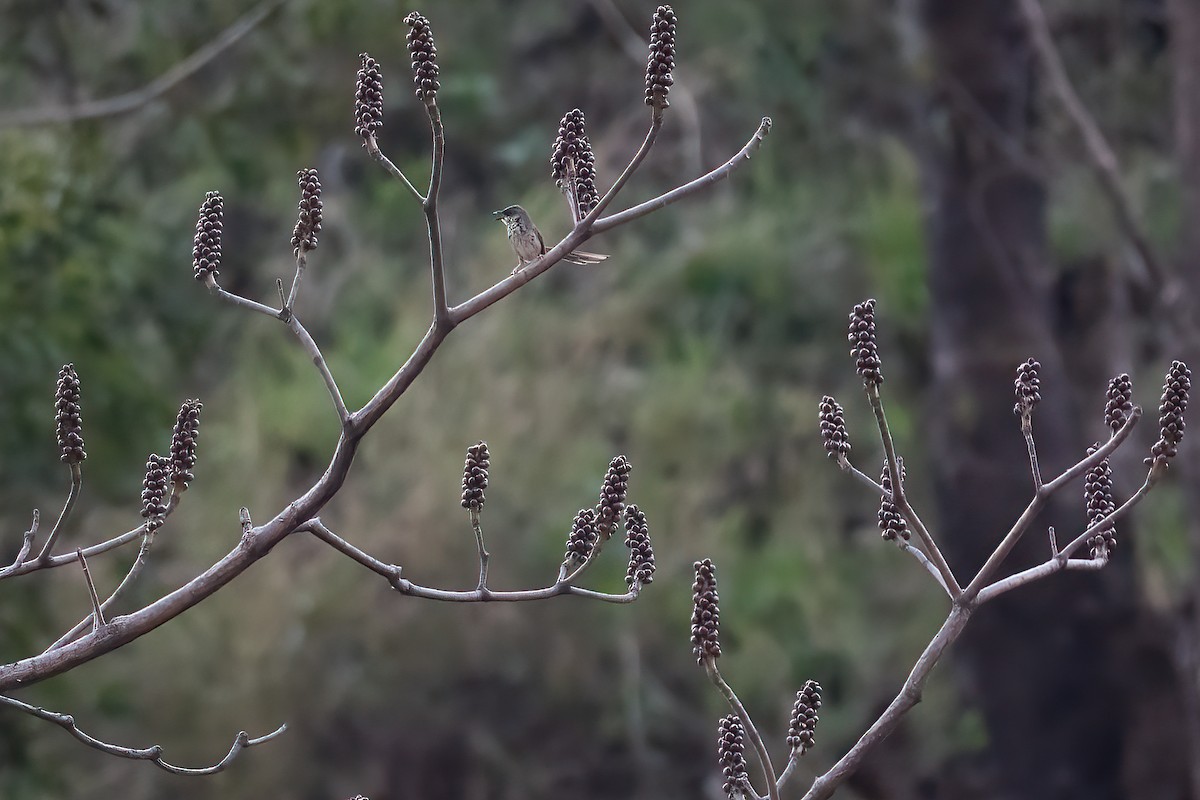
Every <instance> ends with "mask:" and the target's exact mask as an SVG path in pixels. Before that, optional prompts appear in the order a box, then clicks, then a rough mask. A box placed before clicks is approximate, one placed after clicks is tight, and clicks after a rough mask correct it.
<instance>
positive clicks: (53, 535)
mask: <svg viewBox="0 0 1200 800" xmlns="http://www.w3.org/2000/svg"><path fill="white" fill-rule="evenodd" d="M82 486H83V465H82V464H80V463H78V462H76V463H74V464H72V465H71V491H70V492H68V493H67V502H65V503H64V504H63V509H62V513H60V514H59V515H58V521H57V522H55V523H54V529H53V530H51V531H50V535H49V536H47V537H46V543H45V544H44V545H42V551H41V552H40V553H38V556H37V561H38V563H40V564H45V563H46V562H47V561H49V560H50V550H51V548H53V547H54V543H55V542H56V541H58V535H59V534H60V533H62V529H63V525H65V524H66V522H67V518H68V517H69V516H71V510H72V509H74V508H75V501H76V500H78V499H79V490H80V488H81V487H82Z"/></svg>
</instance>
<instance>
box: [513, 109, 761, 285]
mask: <svg viewBox="0 0 1200 800" xmlns="http://www.w3.org/2000/svg"><path fill="white" fill-rule="evenodd" d="M770 130H771V118H770V117H763V118H762V122H761V123H759V126H758V130H757V131H755V133H754V136H753V137H751V139H750V141H749V142H747V143H746V146H745V147H743V148H742V149H741V150H739V151H738V152H737V154H736V155H735V156H734V157H733V158H731V159H729V160H728V161H726V162H725V163H724V164H722V165H721V166H719V167H717V168H716V169H714V170H713V171H712V172H709V173H708V174H707V175H702V176H701V177H699V178H696V179H695V180H694V181H690V182H688V183H685V184H684V185H683V186H680V187H679V188H677V189H672V190H671V191H669V192H667V193H665V194H661V195H659V196H658V197H655V198H654V199H653V200H647V201H646V202H644V203H639V204H637V205H636V206H634V207H633V208H627V209H625V210H624V211H619V212H617V213H616V214H611V215H609V216H607V217H601V218H600V219H598V220H596V224H594V225H592V228H591V230H592V233H593V234H598V233H604V232H605V231H607V230H610V229H612V228H615V227H617V226H618V225H624V224H625V223H627V222H632V221H633V220H635V219H638V218H640V217H644V216H646V215H647V214H650V213H653V212H655V211H658V210H659V209H661V208H666V207H667V206H669V205H671V204H672V203H674V202H676V201H678V200H682V199H683V198H685V197H689V196H690V195H693V194H695V193H696V192H698V191H700V190H701V189H706V188H708V187H709V186H711V185H713V184H714V183H717V182H719V181H722V180H724V179H725V178H728V177H729V174H730V173H731V172H733V170H734V169H736V168H737V167H739V166H741V164H742V162H744V161H748V160H749V159H750V158H751V157H752V156H753V155H754V151H755V150H757V149H758V148H759V146H760V145H761V144H762V141H763V139H764V138H766V136H767V134H768V133H769V132H770ZM523 271H524V270H522V272H523Z"/></svg>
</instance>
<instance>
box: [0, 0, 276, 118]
mask: <svg viewBox="0 0 1200 800" xmlns="http://www.w3.org/2000/svg"><path fill="white" fill-rule="evenodd" d="M287 1H288V0H265V1H264V2H262V3H260V4H259V5H257V6H255V7H254V8H253V9H251V10H250V11H248V12H247V13H246V14H244V15H243V16H241V17H239V18H238V20H237V21H236V22H234V23H233V24H232V25H230V26H229V27H228V28H226V29H225V30H223V31H221V33H220V34H219V35H218V36H217V37H216V38H215V39H213V40H212V41H210V42H209V43H208V44H206V45H204V46H203V47H201V48H200V49H199V50H197V51H196V52H194V53H192V54H191V55H190V56H188V57H187V58H185V59H184V60H182V61H180V62H179V63H178V64H176V65H175V66H173V67H171V68H170V69H169V70H167V71H166V72H164V73H163V74H162V75H159V76H158V77H157V78H155V79H154V80H152V81H150V83H148V84H146V85H145V86H143V87H142V88H140V89H135V90H134V91H132V92H126V93H125V94H119V95H117V96H115V97H106V98H104V99H102V100H89V101H86V102H83V103H77V104H74V105H69V106H57V107H52V108H27V109H20V110H16V111H8V112H0V128H12V127H17V126H29V125H58V124H62V123H65V122H75V121H77V120H82V119H96V118H98V117H111V116H115V115H117V114H127V113H129V112H130V111H136V110H137V109H139V108H141V107H142V106H144V105H146V104H147V103H149V102H150V101H151V100H154V99H155V98H157V97H160V96H161V95H163V94H166V93H167V92H168V91H170V90H171V89H172V88H174V87H175V86H176V85H177V84H179V83H181V82H183V81H184V80H186V79H187V78H190V77H191V76H192V75H194V74H196V73H197V72H199V71H200V70H201V69H203V68H204V67H205V66H206V65H208V64H209V63H210V62H211V61H213V60H214V59H215V58H216V57H217V56H219V55H221V53H223V52H225V51H226V50H228V49H229V48H230V47H232V46H233V45H235V44H237V43H238V42H239V41H240V40H241V39H242V38H243V37H244V36H245V35H246V34H248V33H250V32H251V31H252V30H254V29H255V28H256V27H258V25H259V23H261V22H262V21H263V20H265V19H266V18H267V17H269V16H270V15H271V12H273V11H274V10H275V9H277V8H279V7H280V6H282V5H283V4H284V3H286V2H287Z"/></svg>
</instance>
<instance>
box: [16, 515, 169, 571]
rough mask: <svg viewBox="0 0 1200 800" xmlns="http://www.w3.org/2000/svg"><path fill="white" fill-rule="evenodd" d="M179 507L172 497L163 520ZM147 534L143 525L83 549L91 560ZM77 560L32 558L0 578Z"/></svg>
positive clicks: (69, 556)
mask: <svg viewBox="0 0 1200 800" xmlns="http://www.w3.org/2000/svg"><path fill="white" fill-rule="evenodd" d="M178 505H179V496H178V495H172V497H171V501H170V502H169V503H167V513H166V514H164V515H163V518H164V519H165V518H166V517H167V516H168V515H170V513H171V512H172V511H174V510H175V508H176V507H177V506H178ZM145 534H146V524H145V523H142V524H141V525H139V526H138V527H136V528H134V529H133V530H128V531H125V532H124V533H122V534H120V535H118V536H114V537H112V538H111V539H108V540H106V541H103V542H100V543H99V544H94V545H92V546H90V547H85V548H83V554H84V555H85V556H87V557H88V558H91V557H92V556H98V555H100V554H101V553H107V552H108V551H109V550H115V549H117V548H118V547H121V546H122V545H126V544H129V543H130V542H132V541H134V540H135V539H137V538H139V537H141V536H144V535H145ZM76 560H77V559H76V558H75V554H74V553H63V554H61V555H57V556H51V557H50V559H49V560H48V561H46V562H45V563H42V562H39V561H38V560H37V559H36V558H30V559H28V560H26V561H22V562H21V563H20V564H18V565H14V566H10V567H5V568H4V569H3V570H0V578H9V577H16V576H18V575H28V574H29V573H30V572H37V571H38V570H42V569H53V568H55V567H64V566H66V565H67V564H74V563H75V562H76Z"/></svg>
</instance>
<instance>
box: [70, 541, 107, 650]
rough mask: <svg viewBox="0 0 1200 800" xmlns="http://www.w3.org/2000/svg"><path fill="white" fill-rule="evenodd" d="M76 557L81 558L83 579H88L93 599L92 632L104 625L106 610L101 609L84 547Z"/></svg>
mask: <svg viewBox="0 0 1200 800" xmlns="http://www.w3.org/2000/svg"><path fill="white" fill-rule="evenodd" d="M75 558H77V559H79V566H80V567H82V568H83V579H84V580H85V581H87V588H88V597H89V599H91V601H92V633H95V632H96V631H98V630H100V629H101V628H103V627H104V612H103V611H101V610H100V596H99V595H97V594H96V584H95V582H94V581H93V580H92V573H91V571H90V570H89V569H88V565H87V559H86V558H85V557H84V555H83V549H82V548H80V549H77V550H76V551H75Z"/></svg>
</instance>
